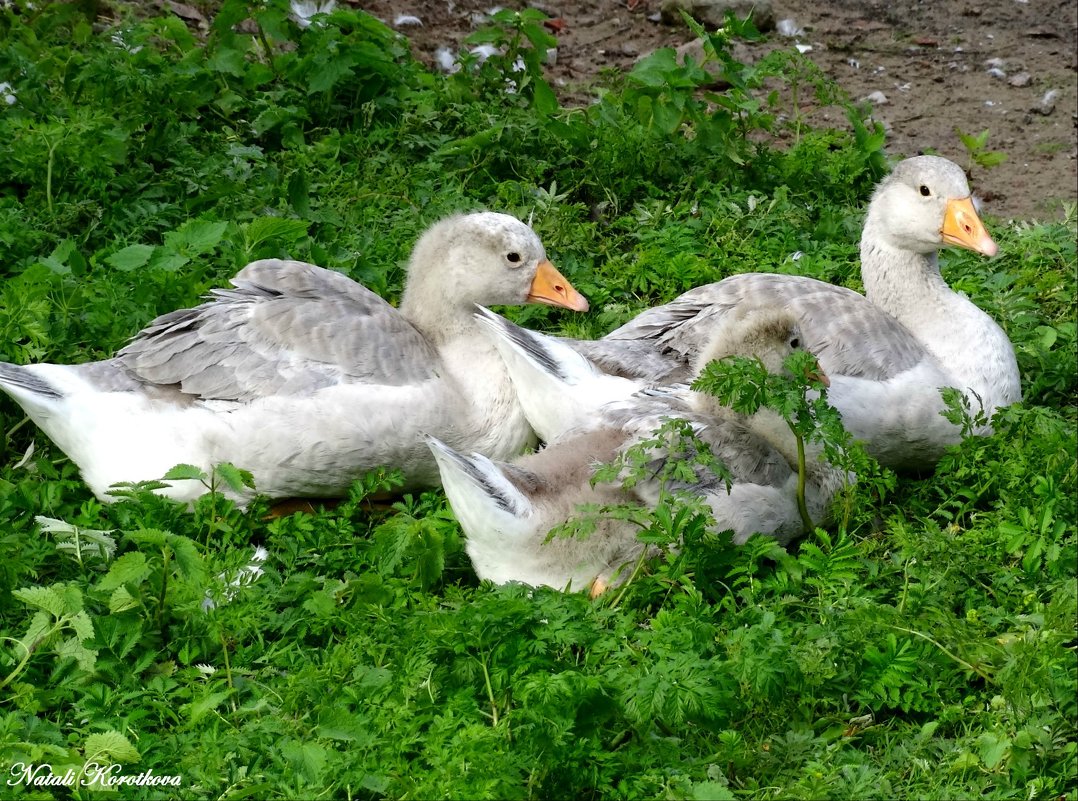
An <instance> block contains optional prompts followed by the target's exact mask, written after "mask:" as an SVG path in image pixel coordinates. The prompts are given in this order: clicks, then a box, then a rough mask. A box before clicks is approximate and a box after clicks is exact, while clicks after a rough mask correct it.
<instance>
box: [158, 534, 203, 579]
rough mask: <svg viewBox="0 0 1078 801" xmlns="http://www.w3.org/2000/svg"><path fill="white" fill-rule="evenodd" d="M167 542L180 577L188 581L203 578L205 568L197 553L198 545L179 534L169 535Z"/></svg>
mask: <svg viewBox="0 0 1078 801" xmlns="http://www.w3.org/2000/svg"><path fill="white" fill-rule="evenodd" d="M167 542H168V546H169V547H170V548H171V549H172V552H173V554H174V556H175V559H176V566H177V567H178V568H179V571H180V574H181V575H183V576H184V577H185V578H188V579H198V580H201V579H203V578H205V575H206V568H205V565H204V563H203V561H202V554H200V553H199V551H198V545H196V544H195V541H194V540H191V539H188V538H187V537H184V536H181V535H179V534H169V535H168V536H167Z"/></svg>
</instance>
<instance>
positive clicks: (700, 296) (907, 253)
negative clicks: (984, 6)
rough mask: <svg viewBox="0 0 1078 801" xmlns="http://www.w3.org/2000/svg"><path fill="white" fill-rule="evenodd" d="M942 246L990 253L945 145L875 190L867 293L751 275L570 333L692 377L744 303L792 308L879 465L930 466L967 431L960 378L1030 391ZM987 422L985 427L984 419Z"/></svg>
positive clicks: (985, 401) (864, 271)
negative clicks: (952, 394)
mask: <svg viewBox="0 0 1078 801" xmlns="http://www.w3.org/2000/svg"><path fill="white" fill-rule="evenodd" d="M945 245H957V246H959V247H965V248H969V249H971V250H974V251H976V252H978V253H981V254H983V255H985V256H993V255H995V253H996V251H997V246H996V243H995V242H994V241H993V240H992V238H991V237H990V236H989V235H988V232H987V231H986V230H985V228H984V226H983V224H982V223H981V220H980V218H979V217H978V216H977V212H976V211H975V210H974V207H973V202H972V200H971V197H970V190H969V185H968V183H967V182H966V176H965V174H964V173H963V172H962V169H961V168H960V167H958V166H957V165H956V164H954V163H952V162H950V161H948V160H946V159H943V158H939V157H937V156H918V157H916V158H911V159H906V160H905V161H902V162H900V163H899V164H898V165H897V166H896V167H895V169H894V171H893V172H892V173H891V174H890V175H889V176H888V177H887V178H886V179H884V180H883V181H882V182H881V183H880V185H879V186H878V187H877V188H876V192H875V194H874V195H873V197H872V201H871V203H870V204H869V207H868V213H867V216H866V218H865V225H864V231H863V234H862V237H861V275H862V279H863V282H864V286H865V295H859V294H857V293H856V292H853V291H851V290H849V289H845V288H842V287H837V286H833V285H831V284H827V283H824V282H822V281H817V280H814V279H811V278H803V277H797V276H785V275H772V274H763V273H748V274H744V275H735V276H731V277H729V278H726V279H724V280H722V281H719V282H718V283H714V284H708V285H706V286H701V287H697V288H696V289H693V290H690V291H689V292H686V293H685V294H683V295H682V296H681V297H679V298H677V299H676V300H674V301H672V302H671V303H667V304H665V305H663V306H658V307H656V308H653V309H649V310H648V311H645V312H643V313H642V314H640V315H639V316H637V317H636V318H635V319H633V320H631V321H630V322H628V323H626V324H625V325H623V326H622V327H621V328H618V329H617V330H615V331H613V332H612V333H610V334H608V335H607V336H606V337H605V338H604V339H602V340H599V341H598V342H583V341H580V342H574V343H573V347H575V348H577V349H578V350H579V351H580V352H581V353H584V354H586V355H587V356H588V357H589V358H590V359H592V360H593V361H594V362H596V363H598V364H599V365H600V366H601V367H603V369H605V370H608V371H611V372H615V373H617V374H619V375H627V376H633V377H637V378H641V379H644V380H647V381H650V382H665V381H671V380H684V379H685V377H686V376H687V375H688V370H689V365H690V363H691V362H692V360H693V357H694V354H696V353H698V352H699V350H700V348H701V347H702V346H703V344H704V343H705V342H706V341H707V340H708V338H709V332H710V330H711V329H712V328H713V327H714V326H715V324H716V322H717V321H719V320H721V319H722V318H723V317H724V316H725V315H727V314H729V313H730V310H731V309H734V308H739V307H741V306H744V305H746V304H748V305H750V306H760V307H768V306H771V307H777V308H784V309H788V310H789V311H791V312H792V313H793V314H794V315H795V316H796V318H797V320H798V322H799V324H800V326H801V330H802V332H803V333H804V336H805V347H806V349H808V350H810V351H812V352H813V353H815V354H816V356H817V357H818V358H819V360H820V365H821V366H822V368H823V369H824V370H825V371H826V372H827V374H828V376H830V378H831V391H830V394H829V400H830V401H831V403H832V404H833V405H834V406H835V407H836V408H837V409H838V410H839V411H840V412H841V414H842V418H843V422H844V423H845V425H846V428H847V429H848V430H849V431H850V433H851V434H853V435H854V437H855V438H857V439H860V440H863V441H864V442H865V444H866V446H867V448H868V450H869V451H870V452H871V453H872V454H873V455H874V456H875V457H876V458H877V459H878V460H879V461H880V462H881V463H883V464H885V465H888V466H891V467H895V468H916V467H923V466H928V465H931V464H933V463H934V462H935V461H936V460H937V459H938V458H939V456H940V455H941V453H942V451H943V449H944V448H945V447H946V446H947V445H949V444H952V443H955V442H957V441H958V440H959V438H960V431H959V429H958V428H957V427H955V426H954V425H952V424H951V423H949V422H947V421H946V420H945V419H944V418H943V417H941V416H940V414H939V412H940V411H941V410H942V409H943V403H942V400H941V398H940V394H939V390H940V388H942V387H956V388H958V389H960V390H961V391H962V392H964V393H965V394H966V396H967V397H968V399H969V400H970V402H971V404H972V407H973V408H974V409H978V408H982V407H983V409H984V411H985V413H986V414H987V415H989V416H991V414H992V413H993V412H994V411H995V410H996V409H998V408H999V407H1001V406H1006V405H1009V404H1011V403H1015V402H1017V401H1019V400H1021V398H1022V392H1021V386H1020V381H1019V375H1018V365H1017V362H1016V361H1015V356H1014V349H1013V347H1012V346H1011V343H1010V340H1009V339H1008V338H1007V335H1006V334H1005V333H1004V332H1003V330H1002V329H1001V328H1000V327H999V325H997V324H996V322H995V321H993V320H992V319H991V318H990V317H989V316H988V315H987V314H985V313H984V312H983V311H981V310H980V309H979V308H977V307H976V306H975V305H974V304H973V303H972V302H970V301H969V300H968V299H967V298H966V297H964V296H962V295H959V294H958V293H956V292H954V291H953V290H952V289H951V288H950V287H949V286H947V283H946V282H945V281H944V280H943V277H942V276H941V275H940V270H939V265H938V263H937V259H936V254H937V251H938V250H939V249H940V248H942V247H943V246H945ZM978 433H990V429H989V428H987V427H986V428H984V429H982V430H981V431H980V432H978Z"/></svg>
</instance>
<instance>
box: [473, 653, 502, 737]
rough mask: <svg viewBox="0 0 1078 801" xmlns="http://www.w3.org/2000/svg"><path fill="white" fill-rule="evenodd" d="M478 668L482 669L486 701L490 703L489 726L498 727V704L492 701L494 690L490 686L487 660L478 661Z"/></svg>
mask: <svg viewBox="0 0 1078 801" xmlns="http://www.w3.org/2000/svg"><path fill="white" fill-rule="evenodd" d="M478 661H479V666H480V667H481V668H483V683H484V684H485V685H486V688H487V699H488V700H489V701H490V719H491V725H492V726H497V725H498V703H497V701H495V700H494V688H493V687H492V686H491V684H490V672H489V671H488V670H487V660H486V659H480V660H478Z"/></svg>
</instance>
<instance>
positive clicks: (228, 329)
mask: <svg viewBox="0 0 1078 801" xmlns="http://www.w3.org/2000/svg"><path fill="white" fill-rule="evenodd" d="M232 284H233V285H234V287H235V289H215V290H212V291H211V293H210V299H209V300H208V301H207V302H205V303H203V304H201V305H199V306H196V307H194V308H191V309H180V310H178V311H174V312H169V313H168V314H163V315H161V316H160V317H158V318H157V319H155V320H154V321H152V322H151V323H150V324H149V325H148V326H147V327H146V328H145V329H144V330H143V331H142V332H141V333H139V334H138V335H137V336H136V337H135V338H134V339H133V340H132V341H131V342H130V343H129V344H128V345H127V346H126V347H125V348H123V350H121V351H120V352H119V354H117V358H118V360H119V361H121V362H122V364H123V365H124V367H125V368H127V369H128V370H129V371H131V373H133V374H134V375H136V376H138V378H140V379H141V380H142V381H145V382H148V383H151V384H159V385H178V386H179V387H180V389H181V390H182V391H183V392H184V393H186V394H189V395H193V396H197V397H200V398H206V399H220V400H237V401H247V400H252V399H254V398H258V397H265V396H268V395H306V394H310V393H311V392H314V391H315V390H318V389H321V388H323V387H327V386H332V385H334V384H341V383H357V382H373V383H380V384H388V385H403V384H408V383H412V382H415V381H421V380H424V379H428V378H430V377H432V376H433V375H435V371H436V369H437V361H438V355H437V353H436V352H435V350H434V348H433V346H431V344H430V343H429V342H427V341H426V339H425V338H424V337H423V335H422V334H420V332H419V331H417V330H416V328H415V327H414V326H413V325H412V324H411V323H410V322H408V320H406V319H405V318H404V317H402V316H401V314H400V312H398V311H397V310H396V309H394V308H393V307H392V306H390V305H389V304H388V303H386V302H385V301H384V300H383V299H382V298H380V297H378V296H377V295H376V294H374V293H373V292H371V291H370V290H369V289H367V288H366V287H364V286H362V285H360V284H358V283H356V282H355V281H352V280H351V279H350V278H348V277H346V276H344V275H341V274H339V273H335V272H333V271H331V270H326V269H323V268H321V267H316V266H315V265H313V264H306V263H304V262H297V261H284V260H280V259H265V260H262V261H256V262H252V263H251V264H248V265H247V266H246V267H244V268H243V270H241V271H240V272H239V273H238V274H237V275H236V276H235V277H234V278H233V279H232Z"/></svg>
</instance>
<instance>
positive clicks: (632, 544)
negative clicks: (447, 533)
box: [429, 309, 847, 591]
mask: <svg viewBox="0 0 1078 801" xmlns="http://www.w3.org/2000/svg"><path fill="white" fill-rule="evenodd" d="M483 316H484V318H485V319H486V320H487V325H488V326H489V328H490V330H491V332H492V335H494V336H495V338H496V339H498V338H501V339H502V340H503V347H501V348H500V350H501V352H502V353H503V355H506V354H512V353H515V354H516V355H517V357H519V358H516V359H511V360H509V365H510V366H509V370H510V373H511V375H512V376H513V381H514V384H515V385H516V387H517V391H518V393H519V395H520V396H521V397H522V398H523V397H529V398H535V397H538V398H542V399H546V400H553V401H554V405H555V407H556V410H563V411H564V410H569V412H570V414H572V415H574V419H576V420H577V423H578V424H577V425H576V427H575V428H573V429H571V430H569V431H565V432H562V433H561V434H560V435H559V436H558V438H557V439H556V440H555V441H553V442H551V443H550V444H549V445H547V447H546V448H544V449H543V450H541V451H539V452H538V453H534V454H528V455H525V456H521V457H518V458H517V459H515V460H513V462H512V463H498V462H495V461H492V460H491V459H488V458H487V457H485V456H482V455H480V454H476V453H473V454H471V455H465V454H463V453H460V452H459V451H457V450H456V449H454V448H451V447H449V446H448V445H446V444H445V443H443V442H440V441H439V440H437V439H436V438H430V439H429V444H430V447H431V450H432V452H433V453H434V456H435V458H436V459H437V461H438V466H439V468H440V470H441V474H442V486H443V487H444V489H445V492H446V496H447V497H448V499H449V503H450V505H451V506H452V508H453V512H454V514H455V515H456V517H457V520H458V521H459V522H460V525H461V528H462V529H463V530H464V533H465V536H466V540H467V542H466V549H467V551H468V555H469V556H470V557H471V560H472V564H473V565H474V567H475V571H476V574H477V575H478V576H479V577H480V578H481V579H488V580H490V581H493V582H495V583H504V582H507V581H520V582H523V583H526V584H532V585H539V584H543V585H547V586H550V587H554V588H557V589H566V588H569V589H574V590H579V589H583V588H585V587H592V589H593V591H594V590H601V589H602V588H603V587H605V586H608V585H609V584H611V583H615V582H616V581H618V580H620V579H622V578H624V575H623V574H620V575H619V570H620V569H621V568H622V567H623V566H624V565H626V564H627V563H629V562H632V561H633V560H635V559H636V558H637V557H638V556H639V555H640V554H641V553H642V552H643V549H644V548H645V545H644V543H642V542H640V541H639V539H637V536H636V533H637V530H638V529H637V528H636V527H635V525H634V524H632V523H630V522H626V521H623V520H616V519H612V518H602V519H600V520H599V521H598V524H597V527H596V530H595V531H594V532H593V533H592V534H591V535H590V536H589V537H588V538H587V539H577V538H555V539H551V540H550V541H549V542H546V541H545V540H546V536H547V532H549V531H550V530H551V529H552V528H554V527H555V526H557V525H559V524H562V523H565V522H567V521H568V520H570V519H572V518H573V517H574V516H575V515H576V514H577V513H578V508H579V506H580V505H581V504H585V503H591V504H624V503H631V504H642V505H646V506H654V505H655V504H656V503H657V502H658V500H659V497H660V489H661V487H660V484H659V482H658V480H657V479H650V480H643V481H639V482H638V483H636V484H635V486H633V488H632V489H626V488H623V487H622V486H621V485H620V484H605V483H598V484H594V485H593V484H592V473H593V471H594V468H595V466H596V464H598V463H602V462H610V461H612V460H614V459H615V458H616V457H617V456H618V454H620V453H623V452H624V451H625V450H627V449H628V448H630V447H632V446H633V445H634V444H637V443H640V442H642V441H644V440H646V439H650V438H651V436H652V434H653V432H654V430H655V429H656V428H657V427H658V426H659V425H660V424H661V423H662V421H663V420H665V419H669V418H671V417H677V418H681V419H684V420H686V421H687V422H688V423H689V424H690V425H691V426H692V427H693V429H694V431H695V432H696V435H697V436H698V437H699V438H700V439H702V440H703V441H704V442H706V443H707V444H708V446H709V448H710V449H711V452H712V454H713V455H715V456H716V457H717V458H718V459H720V460H721V461H722V462H723V464H725V465H726V467H727V468H728V469H729V470H730V471H731V473H732V474H733V477H734V481H733V484H732V486H731V487H730V488H729V489H728V488H727V486H726V484H725V482H724V481H722V480H721V479H719V478H718V477H716V476H715V475H713V474H712V473H711V472H710V471H704V470H703V469H701V470H698V471H697V480H696V481H695V482H693V483H691V484H678V485H674V486H669V487H668V489H679V490H685V491H689V492H692V493H694V494H696V495H698V496H700V497H701V498H702V499H703V500H704V501H705V502H706V503H707V504H708V506H710V508H711V511H712V513H713V515H714V517H715V524H716V529H717V530H720V531H722V530H727V529H732V530H733V539H734V542H735V543H737V544H741V543H743V542H745V540H746V539H748V537H749V536H750V535H751V534H753V533H755V532H761V533H764V534H769V535H770V536H773V537H775V538H776V539H778V540H779V541H780V542H782V543H783V544H785V543H786V542H789V541H790V540H791V539H793V538H794V537H796V536H799V535H800V534H801V533H802V532H803V525H802V521H801V517H800V514H799V512H798V509H797V501H796V486H797V471H796V467H791V465H796V463H797V455H796V443H795V441H794V439H793V436H792V434H791V432H790V430H789V428H788V427H787V426H786V423H785V421H783V420H782V418H781V417H780V416H779V415H777V414H775V413H774V412H770V411H769V410H766V409H762V410H760V412H758V413H757V414H755V415H753V416H752V417H749V418H745V417H743V416H741V415H738V414H736V413H734V412H732V411H731V410H729V409H726V408H725V407H722V406H721V405H719V404H718V402H717V400H716V399H715V398H713V397H711V396H706V395H702V394H700V393H695V392H691V391H689V390H688V389H687V388H685V387H681V388H675V389H671V390H669V391H661V392H658V393H651V394H644V393H642V394H637V395H634V396H632V397H630V398H628V399H625V400H620V401H619V400H614V401H611V402H609V403H607V404H605V405H603V406H602V407H600V408H597V409H595V408H591V409H589V410H588V412H587V413H586V414H583V415H581V416H579V418H577V417H576V413H575V412H574V411H573V410H572V408H571V403H565V402H563V399H564V397H566V396H572V395H573V393H574V389H573V387H574V386H575V385H574V384H573V383H572V380H573V379H570V380H568V381H567V380H565V378H564V376H565V375H566V373H568V372H571V371H573V370H574V369H576V368H577V367H578V366H579V364H578V363H577V362H576V361H575V360H574V359H572V358H570V362H569V364H568V365H565V364H562V363H561V362H560V359H559V356H561V355H565V354H566V352H567V351H568V353H569V354H572V351H571V350H569V349H566V348H564V346H562V345H560V344H559V343H557V342H556V341H555V340H552V339H551V338H550V337H545V336H543V335H541V334H536V333H534V332H530V331H525V330H524V329H520V328H517V327H516V326H513V325H512V323H508V321H504V320H502V323H504V325H502V326H498V327H495V326H494V323H495V318H496V315H492V314H490V313H489V312H486V313H485V314H484V315H483ZM497 320H501V318H497ZM800 338H801V335H800V332H799V331H798V329H797V325H796V322H795V321H794V319H793V317H792V315H790V314H789V313H787V312H783V311H781V310H775V309H770V310H762V311H757V312H752V313H748V314H744V315H731V317H730V318H729V319H728V320H727V321H726V324H724V326H723V327H722V328H721V329H720V330H718V331H716V334H715V337H714V339H713V341H712V342H711V343H710V344H709V345H708V346H707V348H705V350H704V351H703V353H702V354H701V355H700V359H699V366H701V367H702V366H703V364H706V363H707V362H708V361H710V360H711V359H713V358H722V357H724V356H728V355H747V354H753V355H756V356H757V357H758V358H760V360H761V361H762V362H763V363H764V365H765V366H766V367H767V369H768V370H770V371H778V370H780V369H782V362H783V360H784V359H785V357H786V356H788V355H789V354H790V353H791V352H792V350H793V349H794V348H795V347H797V346H798V345H799V340H800ZM551 345H553V348H549V347H548V346H551ZM572 356H575V354H572ZM576 358H579V357H576ZM558 382H561V383H562V388H563V390H565V393H564V394H563V395H562V396H560V397H559V396H558V394H557V393H556V392H546V391H545V390H546V388H547V387H546V386H545V385H547V384H551V385H553V384H557V383H558ZM533 390H537V392H535V393H534V394H533ZM613 394H616V393H612V395H613ZM536 405H538V404H533V405H532V407H531V408H533V409H534V407H535V406H536ZM533 419H534V418H533ZM665 458H666V457H665V456H664V455H663V454H662V453H659V454H657V455H656V462H655V464H653V465H652V466H651V467H654V472H658V470H659V469H660V468H661V465H662V462H663V460H664V459H665ZM806 472H807V482H806V484H807V491H806V496H807V498H806V500H807V505H808V507H809V513H810V515H811V516H812V518H813V520H814V521H816V522H822V521H823V520H824V519H826V516H827V510H828V506H829V504H830V500H831V498H832V496H833V494H834V492H835V491H836V490H837V489H838V488H840V487H841V486H842V485H843V484H844V483H845V482H846V481H847V476H846V475H845V474H844V473H842V472H841V471H839V470H837V469H835V468H832V467H831V466H830V465H828V464H827V463H826V462H824V461H823V460H822V459H821V458H820V454H819V453H818V452H817V451H814V450H811V449H810V453H809V455H808V459H807V470H806Z"/></svg>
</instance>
